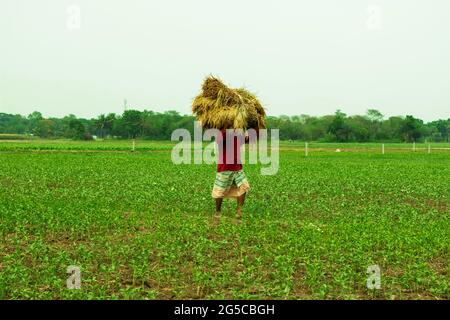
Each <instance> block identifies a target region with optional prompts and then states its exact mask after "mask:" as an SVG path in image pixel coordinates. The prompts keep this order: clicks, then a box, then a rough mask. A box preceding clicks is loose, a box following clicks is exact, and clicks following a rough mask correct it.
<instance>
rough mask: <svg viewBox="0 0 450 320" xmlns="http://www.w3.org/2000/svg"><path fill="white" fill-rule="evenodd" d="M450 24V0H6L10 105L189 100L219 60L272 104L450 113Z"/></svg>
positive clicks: (272, 110)
mask: <svg viewBox="0 0 450 320" xmlns="http://www.w3.org/2000/svg"><path fill="white" fill-rule="evenodd" d="M70 5H76V6H78V7H79V9H80V13H81V16H80V17H81V20H80V28H79V29H72V28H68V27H67V23H68V22H69V25H72V26H73V24H70V23H72V22H74V21H75V23H76V19H75V20H74V19H72V20H70V17H71V15H70V12H68V11H67V8H68V6H70ZM373 6H375V7H374V9H370V8H371V7H373ZM377 10H378V11H377ZM69 11H70V10H69ZM377 12H379V13H380V15H378V14H377ZM72 16H73V15H72ZM378 17H379V18H378ZM75 25H76V24H75ZM449 31H450V1H447V0H433V1H425V0H371V1H367V0H326V1H325V0H315V1H310V0H308V1H306V0H305V1H299V0H292V1H288V0H277V1H275V0H273V1H264V0H259V1H257V0H254V1H250V0H228V1H213V0H191V1H186V0H180V1H175V0H169V1H167V0H164V1H156V0H128V1H125V0H117V1H107V0H70V1H69V0H39V1H34V0H0V40H1V41H0V112H7V113H20V114H23V115H27V114H29V113H30V112H32V111H34V110H39V111H41V112H43V114H44V115H45V116H63V115H67V114H69V113H73V114H76V115H77V116H82V117H94V116H97V115H99V114H101V113H108V112H116V113H121V112H122V111H123V100H124V99H125V98H126V99H127V100H128V103H129V107H130V108H136V109H139V110H143V109H144V108H146V109H151V110H154V111H166V110H177V111H179V112H181V113H184V114H189V113H190V103H191V101H192V98H193V97H194V96H195V95H196V94H197V93H198V92H199V90H200V86H201V82H202V80H203V78H204V77H205V76H206V75H208V74H210V73H212V74H214V75H218V76H219V77H221V78H222V79H223V80H224V81H225V82H226V83H228V84H229V85H231V86H233V87H238V86H246V87H247V88H248V89H250V90H252V91H254V92H256V93H257V94H258V95H259V97H260V98H261V100H262V102H263V104H264V105H265V107H266V108H267V111H268V113H269V114H270V115H280V114H287V115H295V114H311V115H324V114H331V113H334V111H335V110H336V109H338V108H340V109H342V110H343V111H344V112H346V113H347V114H363V113H365V111H366V110H367V109H368V108H376V109H378V110H380V111H381V112H382V113H384V114H385V115H387V116H391V115H406V114H412V115H414V116H417V117H420V118H422V119H424V120H427V121H428V120H433V119H437V118H450V40H449Z"/></svg>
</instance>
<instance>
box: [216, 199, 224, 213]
mask: <svg viewBox="0 0 450 320" xmlns="http://www.w3.org/2000/svg"><path fill="white" fill-rule="evenodd" d="M222 201H223V198H216V215H220V211H221V210H222Z"/></svg>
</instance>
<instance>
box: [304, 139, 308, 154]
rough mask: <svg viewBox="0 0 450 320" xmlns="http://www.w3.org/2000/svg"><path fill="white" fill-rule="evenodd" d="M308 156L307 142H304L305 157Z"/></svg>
mask: <svg viewBox="0 0 450 320" xmlns="http://www.w3.org/2000/svg"><path fill="white" fill-rule="evenodd" d="M307 156H308V142H305V157H307Z"/></svg>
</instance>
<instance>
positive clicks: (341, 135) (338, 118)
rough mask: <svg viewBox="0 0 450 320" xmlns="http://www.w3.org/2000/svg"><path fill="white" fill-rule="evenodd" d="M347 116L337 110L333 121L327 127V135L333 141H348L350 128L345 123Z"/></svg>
mask: <svg viewBox="0 0 450 320" xmlns="http://www.w3.org/2000/svg"><path fill="white" fill-rule="evenodd" d="M346 117H347V115H346V114H345V113H343V112H342V111H341V110H337V111H336V113H335V114H334V119H333V121H332V122H331V124H330V126H329V127H328V133H329V134H330V135H331V137H332V138H333V140H334V141H338V142H346V141H349V140H350V127H349V126H348V124H347V123H346Z"/></svg>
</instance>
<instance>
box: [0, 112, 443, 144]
mask: <svg viewBox="0 0 450 320" xmlns="http://www.w3.org/2000/svg"><path fill="white" fill-rule="evenodd" d="M194 121H195V118H194V117H193V116H189V115H181V114H180V113H178V112H176V111H166V112H163V113H159V112H153V111H148V110H144V111H138V110H126V111H124V112H123V114H121V115H118V114H115V113H110V114H102V115H100V116H98V117H97V118H94V119H83V118H77V117H76V116H75V115H72V114H71V115H68V116H65V117H63V118H54V117H50V118H46V117H43V116H42V114H41V113H40V112H38V111H35V112H33V113H31V114H30V115H28V116H26V117H25V116H22V115H18V114H15V115H14V114H6V113H0V134H18V135H33V136H37V137H41V138H47V139H56V138H66V139H75V140H92V139H94V138H118V139H130V138H133V139H134V138H142V139H153V140H170V137H171V134H172V132H173V130H175V129H178V128H185V129H188V130H189V131H191V133H192V132H193V129H194ZM267 125H268V128H269V129H274V128H276V129H279V130H280V139H282V140H304V141H319V142H371V141H386V142H388V141H392V142H401V141H403V142H412V141H416V142H420V141H424V140H427V141H433V142H449V138H450V119H447V120H442V119H441V120H436V121H432V122H428V123H425V122H424V121H423V120H421V119H417V118H415V117H413V116H411V115H407V116H395V117H389V118H387V119H386V118H385V117H384V116H383V115H382V114H381V113H380V112H379V111H377V110H374V109H370V110H368V111H367V113H366V114H364V115H353V116H348V115H347V114H345V113H344V112H342V111H341V110H337V111H336V112H335V114H332V115H325V116H318V117H316V116H309V115H299V116H279V117H274V116H269V117H268V118H267Z"/></svg>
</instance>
